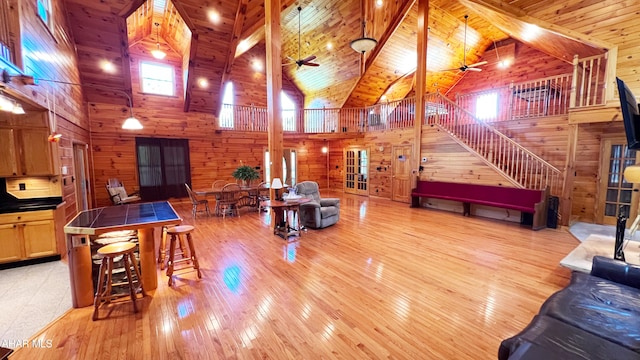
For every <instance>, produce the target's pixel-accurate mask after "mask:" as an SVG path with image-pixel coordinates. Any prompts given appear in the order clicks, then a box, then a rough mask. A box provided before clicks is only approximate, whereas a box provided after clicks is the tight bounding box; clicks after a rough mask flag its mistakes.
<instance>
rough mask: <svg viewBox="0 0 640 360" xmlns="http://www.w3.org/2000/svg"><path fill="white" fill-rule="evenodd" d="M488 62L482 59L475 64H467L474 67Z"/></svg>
mask: <svg viewBox="0 0 640 360" xmlns="http://www.w3.org/2000/svg"><path fill="white" fill-rule="evenodd" d="M486 63H487V62H486V61H480V62H477V63H475V64H471V65H467V67H469V68H472V67H476V66H482V65H485V64H486Z"/></svg>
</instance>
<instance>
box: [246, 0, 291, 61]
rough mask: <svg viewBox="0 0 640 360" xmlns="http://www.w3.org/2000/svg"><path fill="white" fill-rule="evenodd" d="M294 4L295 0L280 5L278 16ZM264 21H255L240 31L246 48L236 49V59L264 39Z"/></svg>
mask: <svg viewBox="0 0 640 360" xmlns="http://www.w3.org/2000/svg"><path fill="white" fill-rule="evenodd" d="M295 3H296V1H295V0H285V1H284V2H283V3H282V6H281V11H280V14H282V11H284V10H286V9H288V8H289V7H290V6H291V5H293V4H295ZM264 21H265V18H264V17H261V18H259V19H258V21H256V22H255V23H253V24H252V25H249V26H248V27H247V28H246V29H244V31H242V34H240V39H243V40H245V41H246V44H245V45H246V46H243V47H242V48H241V49H236V54H235V57H236V58H237V57H239V56H240V55H242V54H244V53H246V52H247V51H249V50H251V49H252V48H253V47H254V46H256V45H257V44H258V43H259V42H260V41H262V40H263V39H264V37H265V35H264V32H265V29H264Z"/></svg>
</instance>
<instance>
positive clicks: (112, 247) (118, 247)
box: [93, 242, 147, 321]
mask: <svg viewBox="0 0 640 360" xmlns="http://www.w3.org/2000/svg"><path fill="white" fill-rule="evenodd" d="M135 248H136V244H134V243H131V242H116V243H112V244H109V245H106V246H103V247H101V248H100V249H98V254H99V255H100V256H102V264H101V265H100V273H99V275H98V285H97V287H96V296H95V298H94V301H93V304H94V307H95V309H94V310H93V320H94V321H95V320H97V319H98V308H99V307H100V305H101V304H102V302H103V301H104V302H106V303H110V302H111V300H112V299H113V298H118V297H121V296H125V295H118V294H113V293H112V288H113V286H120V285H125V284H128V286H129V294H130V295H131V301H132V302H133V311H134V312H138V306H137V305H136V297H137V295H136V293H137V292H138V289H139V290H140V291H141V292H142V296H143V297H144V296H147V294H146V292H145V291H144V287H143V286H142V281H141V280H140V270H139V268H138V262H137V261H136V256H135V254H134V253H133V252H134V250H135ZM120 255H122V261H123V262H124V269H125V272H126V274H127V275H126V277H127V282H121V283H115V284H114V283H113V271H114V270H115V269H114V259H115V258H116V257H118V256H120ZM131 267H133V270H134V272H135V274H136V281H137V286H134V284H133V280H134V279H133V276H132V273H131ZM105 275H106V279H105Z"/></svg>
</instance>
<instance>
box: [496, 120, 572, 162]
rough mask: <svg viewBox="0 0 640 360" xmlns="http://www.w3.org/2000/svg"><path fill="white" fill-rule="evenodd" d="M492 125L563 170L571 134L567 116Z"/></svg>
mask: <svg viewBox="0 0 640 360" xmlns="http://www.w3.org/2000/svg"><path fill="white" fill-rule="evenodd" d="M492 125H493V126H494V127H495V128H496V129H497V130H498V131H500V132H502V133H503V134H505V135H506V136H508V137H509V138H511V139H513V140H514V141H516V142H517V143H518V144H520V145H522V146H524V147H525V148H527V149H528V150H530V151H532V152H533V153H535V154H536V155H538V156H540V157H541V158H543V159H544V160H545V161H547V162H549V163H550V164H551V165H553V166H555V167H556V168H558V169H560V170H562V169H563V167H564V166H565V163H566V157H567V136H568V133H569V125H568V118H567V117H566V116H556V117H542V118H534V119H519V120H512V121H502V122H498V123H494V124H492Z"/></svg>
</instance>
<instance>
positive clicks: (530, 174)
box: [425, 93, 562, 195]
mask: <svg viewBox="0 0 640 360" xmlns="http://www.w3.org/2000/svg"><path fill="white" fill-rule="evenodd" d="M425 103H426V115H425V121H426V124H429V125H433V126H437V127H439V128H440V129H442V130H443V131H446V132H447V133H448V134H449V135H450V136H451V137H452V138H453V139H454V140H455V141H456V142H457V143H459V144H460V145H462V146H463V147H465V148H466V149H467V150H469V151H471V152H474V153H476V154H477V155H479V157H480V158H481V159H483V161H484V162H485V163H486V164H487V165H489V166H490V167H492V168H494V169H495V170H496V171H498V172H500V173H501V174H503V175H504V176H505V177H507V178H508V179H510V181H511V183H512V184H513V185H514V186H516V187H521V188H527V189H544V188H546V187H549V190H550V194H551V195H560V194H561V193H562V181H561V179H562V172H561V171H560V170H558V169H557V168H556V167H554V166H553V165H551V164H549V163H548V162H546V161H545V160H544V159H542V158H541V157H539V156H538V155H536V154H534V153H532V152H531V151H529V150H527V149H526V148H525V147H523V146H522V145H520V144H518V143H517V142H515V141H513V140H511V139H510V138H508V137H507V136H505V135H504V134H502V133H501V132H499V131H498V130H496V129H495V128H494V127H492V126H490V125H488V124H486V123H484V122H482V121H480V120H478V119H476V118H475V117H474V116H473V115H472V114H471V113H469V112H468V111H466V110H464V109H462V108H460V107H458V106H457V105H456V104H455V103H454V102H452V101H451V100H449V99H447V98H446V97H444V96H442V95H441V94H439V93H438V94H428V95H426V96H425Z"/></svg>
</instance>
